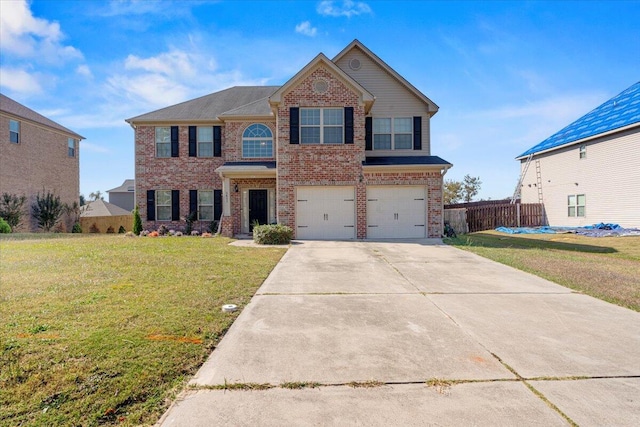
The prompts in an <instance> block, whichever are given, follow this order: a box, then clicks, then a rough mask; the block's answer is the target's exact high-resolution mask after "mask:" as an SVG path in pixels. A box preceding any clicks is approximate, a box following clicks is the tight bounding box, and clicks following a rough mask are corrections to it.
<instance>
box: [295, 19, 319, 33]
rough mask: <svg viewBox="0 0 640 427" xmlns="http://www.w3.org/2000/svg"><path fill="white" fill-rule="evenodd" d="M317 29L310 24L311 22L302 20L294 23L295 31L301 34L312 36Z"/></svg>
mask: <svg viewBox="0 0 640 427" xmlns="http://www.w3.org/2000/svg"><path fill="white" fill-rule="evenodd" d="M317 32H318V29H317V28H315V27H312V26H311V22H309V21H304V22H301V23H299V24H298V25H296V33H300V34H303V35H305V36H309V37H314V36H315V35H316V33H317Z"/></svg>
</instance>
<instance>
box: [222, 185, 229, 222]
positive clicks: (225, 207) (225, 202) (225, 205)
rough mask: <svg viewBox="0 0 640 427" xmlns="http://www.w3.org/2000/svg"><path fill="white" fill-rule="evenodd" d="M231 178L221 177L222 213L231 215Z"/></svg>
mask: <svg viewBox="0 0 640 427" xmlns="http://www.w3.org/2000/svg"><path fill="white" fill-rule="evenodd" d="M230 190H231V180H230V179H229V178H223V179H222V215H223V216H231V196H230V194H231V191H230Z"/></svg>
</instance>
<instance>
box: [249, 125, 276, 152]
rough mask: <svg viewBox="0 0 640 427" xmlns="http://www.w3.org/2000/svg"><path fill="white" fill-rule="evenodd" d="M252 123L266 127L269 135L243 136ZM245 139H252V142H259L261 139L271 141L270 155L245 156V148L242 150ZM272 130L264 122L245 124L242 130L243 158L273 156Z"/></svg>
mask: <svg viewBox="0 0 640 427" xmlns="http://www.w3.org/2000/svg"><path fill="white" fill-rule="evenodd" d="M253 125H262V126H264V127H265V128H267V130H268V131H269V133H270V134H271V137H262V136H259V137H258V136H250V137H245V136H244V134H245V132H247V130H248V129H249V128H250V127H251V126H253ZM245 141H252V142H261V141H265V142H268V141H270V142H271V155H270V156H247V155H246V154H245V150H244V142H245ZM273 148H274V147H273V131H272V130H271V128H270V127H269V126H267V125H266V124H264V123H251V124H250V125H249V126H247V127H246V128H245V130H244V131H242V158H243V159H272V158H273Z"/></svg>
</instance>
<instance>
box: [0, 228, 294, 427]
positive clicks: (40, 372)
mask: <svg viewBox="0 0 640 427" xmlns="http://www.w3.org/2000/svg"><path fill="white" fill-rule="evenodd" d="M59 236H60V235H58V236H56V237H59ZM18 237H20V236H18ZM37 237H38V238H37V239H29V238H28V236H26V238H25V236H21V237H20V238H18V239H10V240H8V239H7V238H6V237H3V238H2V239H0V366H1V370H0V425H3V426H4V425H7V426H8V425H11V426H17V425H37V426H52V425H73V426H76V425H83V426H91V425H99V424H100V425H104V424H107V425H109V424H117V425H140V424H142V425H150V424H153V423H155V422H156V421H157V420H158V418H159V417H160V415H161V414H162V413H163V412H164V411H165V410H166V409H167V407H168V405H169V403H170V402H171V399H172V398H174V397H175V395H176V393H178V392H179V391H180V390H181V389H182V388H183V387H184V386H185V384H186V381H187V380H188V379H189V378H190V377H191V376H192V375H193V374H194V373H195V372H196V370H197V369H198V368H199V367H200V365H201V364H202V363H203V362H204V360H205V359H206V357H207V356H208V355H209V354H210V352H211V351H212V349H213V348H214V347H215V345H216V344H217V343H218V341H219V340H220V338H221V337H222V335H223V334H224V333H225V331H226V330H227V329H228V328H229V326H230V325H231V323H232V322H233V320H234V319H235V317H236V316H237V313H234V314H227V313H223V312H222V310H221V306H222V305H223V304H227V303H231V304H237V305H239V306H240V308H242V307H243V306H244V305H246V304H247V303H248V302H249V300H250V299H251V297H252V296H253V294H254V293H255V291H256V289H257V288H258V287H259V286H260V284H261V283H262V282H263V281H264V279H265V278H266V277H267V276H268V274H269V273H270V272H271V270H272V269H273V267H274V266H275V264H276V263H277V262H278V260H279V259H280V258H281V257H282V255H283V254H284V249H278V248H240V247H234V246H229V245H228V243H229V240H228V239H225V238H219V237H216V238H201V237H197V238H196V237H167V238H150V237H124V236H123V235H83V236H82V237H78V235H75V236H73V237H70V238H55V239H54V238H49V239H42V238H41V237H42V236H41V235H40V236H37Z"/></svg>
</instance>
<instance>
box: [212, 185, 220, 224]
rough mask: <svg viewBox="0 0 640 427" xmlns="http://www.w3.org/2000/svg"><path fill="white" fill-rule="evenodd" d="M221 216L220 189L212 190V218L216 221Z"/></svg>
mask: <svg viewBox="0 0 640 427" xmlns="http://www.w3.org/2000/svg"><path fill="white" fill-rule="evenodd" d="M221 216H222V190H213V219H215V220H216V221H217V220H219V219H220V217H221Z"/></svg>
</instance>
